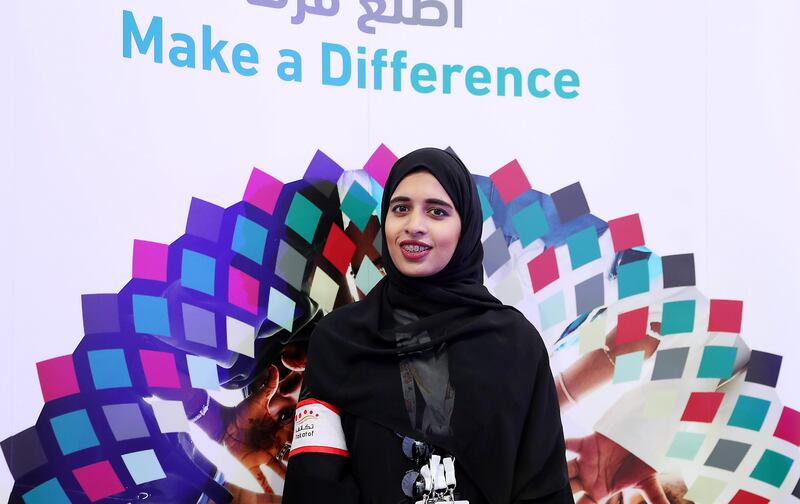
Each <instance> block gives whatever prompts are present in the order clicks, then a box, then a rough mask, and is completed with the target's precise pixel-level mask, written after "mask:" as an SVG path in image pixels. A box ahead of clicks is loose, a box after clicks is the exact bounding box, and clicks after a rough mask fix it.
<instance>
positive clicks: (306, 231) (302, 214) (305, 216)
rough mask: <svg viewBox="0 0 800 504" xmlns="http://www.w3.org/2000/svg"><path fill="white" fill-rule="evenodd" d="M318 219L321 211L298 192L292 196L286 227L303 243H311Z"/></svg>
mask: <svg viewBox="0 0 800 504" xmlns="http://www.w3.org/2000/svg"><path fill="white" fill-rule="evenodd" d="M320 217H322V210H320V209H319V208H318V207H317V206H316V205H315V204H314V203H312V202H311V201H309V200H308V198H306V197H305V196H303V195H302V194H300V193H299V192H298V193H295V194H294V198H293V199H292V203H291V205H290V206H289V211H288V212H287V213H286V225H287V226H288V227H289V228H290V229H292V230H293V231H294V232H296V233H297V234H299V235H300V236H301V237H302V238H303V239H304V240H305V241H307V242H308V243H312V242H313V241H314V233H315V231H316V230H317V224H319V219H320Z"/></svg>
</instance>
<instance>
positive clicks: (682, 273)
mask: <svg viewBox="0 0 800 504" xmlns="http://www.w3.org/2000/svg"><path fill="white" fill-rule="evenodd" d="M661 269H662V270H663V273H664V288H665V289H666V288H668V287H683V286H686V285H694V284H695V279H694V254H677V255H670V256H663V257H662V258H661Z"/></svg>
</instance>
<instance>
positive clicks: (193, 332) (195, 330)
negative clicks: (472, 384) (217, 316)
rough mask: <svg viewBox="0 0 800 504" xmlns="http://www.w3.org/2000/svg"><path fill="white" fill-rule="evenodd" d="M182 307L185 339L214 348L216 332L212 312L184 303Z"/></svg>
mask: <svg viewBox="0 0 800 504" xmlns="http://www.w3.org/2000/svg"><path fill="white" fill-rule="evenodd" d="M182 309H183V333H184V335H185V337H186V341H192V342H194V343H200V344H202V345H208V346H210V347H215V348H216V346H217V334H216V330H215V320H214V313H213V312H210V311H208V310H204V309H202V308H200V307H197V306H193V305H190V304H186V303H184V304H183V305H182Z"/></svg>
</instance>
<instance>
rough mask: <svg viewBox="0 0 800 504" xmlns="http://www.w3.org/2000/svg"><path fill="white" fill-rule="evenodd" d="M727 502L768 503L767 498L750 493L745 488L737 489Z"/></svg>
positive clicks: (739, 503) (740, 503)
mask: <svg viewBox="0 0 800 504" xmlns="http://www.w3.org/2000/svg"><path fill="white" fill-rule="evenodd" d="M728 504H769V499H765V498H764V497H761V496H760V495H756V494H754V493H750V492H748V491H747V490H739V491H738V492H736V495H734V496H733V498H732V499H731V501H730V502H729V503H728Z"/></svg>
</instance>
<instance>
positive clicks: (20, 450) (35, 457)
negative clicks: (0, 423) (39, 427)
mask: <svg viewBox="0 0 800 504" xmlns="http://www.w3.org/2000/svg"><path fill="white" fill-rule="evenodd" d="M0 446H2V449H3V455H5V457H6V462H8V469H9V471H11V475H12V476H13V477H14V479H19V478H21V477H22V476H24V475H26V474H28V473H29V472H31V471H33V470H34V469H36V468H37V467H40V466H42V465H44V464H46V463H47V456H46V455H45V453H44V449H43V448H42V442H41V441H40V440H39V435H38V434H37V433H36V427H28V428H27V429H25V430H24V431H22V432H20V433H19V434H16V435H14V436H11V437H10V438H8V439H6V440H5V441H3V442H2V443H0Z"/></svg>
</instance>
